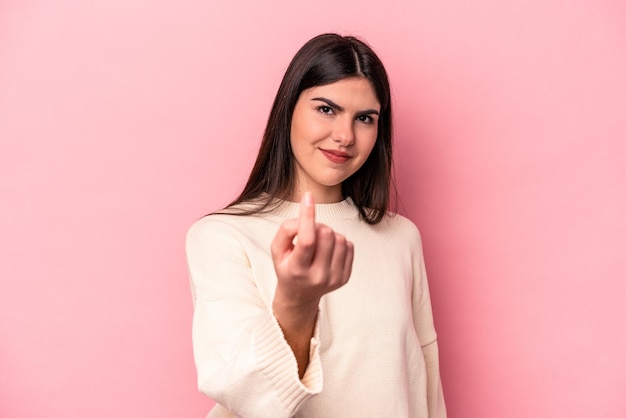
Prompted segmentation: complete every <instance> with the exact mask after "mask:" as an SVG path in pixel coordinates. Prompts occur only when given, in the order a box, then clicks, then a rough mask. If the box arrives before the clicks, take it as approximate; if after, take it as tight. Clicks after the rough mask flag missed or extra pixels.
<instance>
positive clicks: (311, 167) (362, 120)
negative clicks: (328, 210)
mask: <svg viewBox="0 0 626 418" xmlns="http://www.w3.org/2000/svg"><path fill="white" fill-rule="evenodd" d="M379 113H380V103H379V102H378V98H377V97H376V94H375V92H374V89H373V88H372V85H371V83H370V82H369V81H368V80H367V79H365V78H362V77H352V78H346V79H343V80H340V81H337V82H334V83H331V84H326V85H323V86H316V87H312V88H310V89H307V90H304V91H303V92H302V93H301V94H300V97H299V98H298V101H297V103H296V106H295V108H294V111H293V116H292V120H291V149H292V151H293V155H294V159H295V164H294V165H295V171H296V183H295V190H294V193H293V195H292V196H291V200H293V201H298V200H299V199H300V198H301V197H302V195H303V194H304V192H306V191H310V192H312V193H313V197H314V198H315V201H316V203H332V202H338V201H340V200H342V199H343V196H342V193H341V183H342V182H343V181H344V180H346V179H347V178H348V177H350V176H351V175H352V174H354V173H355V172H356V171H357V170H358V169H359V168H361V166H362V165H363V163H365V161H366V160H367V157H368V156H369V155H370V152H371V151H372V148H374V144H375V143H376V137H377V135H378V116H379Z"/></svg>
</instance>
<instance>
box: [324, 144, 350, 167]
mask: <svg viewBox="0 0 626 418" xmlns="http://www.w3.org/2000/svg"><path fill="white" fill-rule="evenodd" d="M320 151H322V154H324V156H325V157H326V158H328V159H329V160H330V161H331V162H333V163H335V164H343V163H345V162H346V161H348V160H349V159H350V158H352V156H351V155H350V154H348V153H347V152H343V151H339V150H330V149H321V148H320Z"/></svg>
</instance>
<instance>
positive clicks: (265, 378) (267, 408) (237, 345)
mask: <svg viewBox="0 0 626 418" xmlns="http://www.w3.org/2000/svg"><path fill="white" fill-rule="evenodd" d="M237 237H238V235H237V231H236V230H234V229H233V228H232V227H231V226H229V225H227V224H224V223H222V222H219V221H216V220H212V219H210V217H209V218H203V219H202V220H200V221H199V222H197V223H196V224H195V225H194V226H193V227H192V228H191V229H190V230H189V232H188V234H187V242H186V249H187V260H188V265H189V273H190V278H191V285H192V292H193V294H194V319H193V349H194V358H195V362H196V368H197V372H198V387H199V389H200V391H202V392H203V393H206V394H207V395H208V396H210V397H211V398H212V399H214V400H215V401H217V402H218V403H220V404H221V405H222V406H224V407H225V408H227V409H229V410H231V411H232V412H234V413H235V414H237V415H239V416H245V417H288V416H291V415H293V414H295V412H296V411H297V410H298V408H299V407H300V406H301V405H302V403H303V402H304V401H305V400H306V399H308V398H309V397H311V396H313V395H314V394H316V393H319V391H320V390H321V383H322V381H321V365H320V364H319V355H318V353H317V347H313V350H312V353H313V355H312V360H311V363H310V367H309V369H308V370H307V373H306V374H305V376H304V378H303V379H302V380H300V379H299V378H298V368H297V367H298V366H297V363H296V361H295V359H294V355H293V353H292V351H291V348H290V346H289V345H288V344H287V342H286V341H285V338H284V337H283V332H282V330H281V328H280V326H279V325H278V322H277V320H276V318H275V317H274V315H272V312H271V309H270V307H268V306H267V305H266V304H265V303H264V302H263V300H262V299H261V297H260V295H259V294H258V291H257V289H256V286H255V284H254V279H253V277H252V271H251V269H250V266H249V263H248V260H247V256H246V254H245V253H244V251H243V249H242V248H241V245H240V244H239V241H238V239H237Z"/></svg>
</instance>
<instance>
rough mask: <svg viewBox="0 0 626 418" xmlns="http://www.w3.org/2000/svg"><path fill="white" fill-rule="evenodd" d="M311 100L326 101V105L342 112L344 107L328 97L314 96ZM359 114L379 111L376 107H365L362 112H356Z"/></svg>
mask: <svg viewBox="0 0 626 418" xmlns="http://www.w3.org/2000/svg"><path fill="white" fill-rule="evenodd" d="M311 100H312V101H313V100H317V101H319V102H324V103H326V104H327V105H328V106H330V107H332V108H334V109H337V110H338V111H340V112H343V111H344V110H345V109H344V108H343V106H339V105H338V104H337V103H335V102H333V101H332V100H330V99H327V98H325V97H314V98H312V99H311ZM358 114H359V116H361V115H379V114H380V113H379V112H378V110H376V109H367V110H363V111H362V112H358Z"/></svg>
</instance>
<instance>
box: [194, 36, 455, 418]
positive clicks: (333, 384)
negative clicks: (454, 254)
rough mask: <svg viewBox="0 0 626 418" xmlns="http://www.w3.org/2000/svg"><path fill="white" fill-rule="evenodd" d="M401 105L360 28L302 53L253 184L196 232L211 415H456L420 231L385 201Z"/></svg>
mask: <svg viewBox="0 0 626 418" xmlns="http://www.w3.org/2000/svg"><path fill="white" fill-rule="evenodd" d="M391 120H392V118H391V100H390V92H389V83H388V80H387V74H386V72H385V69H384V67H383V65H382V63H381V62H380V60H379V59H378V57H377V56H376V55H375V53H374V52H373V51H372V50H371V49H370V48H369V47H368V46H367V45H366V44H364V43H363V42H361V41H359V40H358V39H355V38H353V37H342V36H339V35H335V34H325V35H320V36H317V37H315V38H313V39H311V40H310V41H309V42H307V43H306V44H305V45H304V46H303V47H302V48H301V49H300V51H298V53H297V54H296V56H295V57H294V58H293V60H292V62H291V64H290V65H289V68H288V69H287V72H286V74H285V76H284V78H283V81H282V83H281V85H280V88H279V90H278V93H277V95H276V99H275V101H274V105H273V107H272V110H271V113H270V117H269V121H268V124H267V128H266V130H265V134H264V137H263V141H262V144H261V148H260V152H259V155H258V157H257V160H256V163H255V165H254V168H253V169H252V173H251V175H250V178H249V180H248V183H247V185H246V186H245V188H244V190H243V192H242V193H241V195H240V196H239V198H237V199H236V200H235V201H234V202H233V203H232V204H230V205H229V206H228V207H227V208H226V209H224V210H222V211H221V212H219V213H216V214H211V215H209V216H206V217H204V218H202V219H201V220H199V221H198V222H196V223H195V224H194V225H193V226H192V227H191V229H190V230H189V233H188V236H187V247H186V248H187V255H188V264H189V271H190V277H191V283H192V292H193V298H194V320H193V347H194V356H195V361H196V367H197V371H198V385H199V389H200V390H201V391H202V392H204V393H206V394H207V395H209V396H210V397H211V398H212V399H214V400H215V401H216V402H217V403H218V404H217V405H216V406H215V408H213V410H212V411H211V413H210V414H209V417H235V416H239V417H244V418H251V417H272V418H277V417H291V416H296V417H394V418H396V417H437V418H439V417H445V416H446V411H445V404H444V400H443V394H442V389H441V383H440V379H439V360H438V350H437V338H436V333H435V329H434V326H433V319H432V311H431V304H430V297H429V293H428V284H427V281H426V273H425V270H424V261H423V257H422V247H421V240H420V236H419V232H418V230H417V228H416V227H415V226H414V225H413V224H412V223H411V222H410V221H409V220H407V219H406V218H404V217H402V216H400V215H393V214H391V213H389V212H388V202H389V199H390V197H389V195H390V184H391V161H392V158H391V157H392V155H391V148H392V147H391V142H392V141H391V139H392V125H391ZM298 202H299V203H298Z"/></svg>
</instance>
